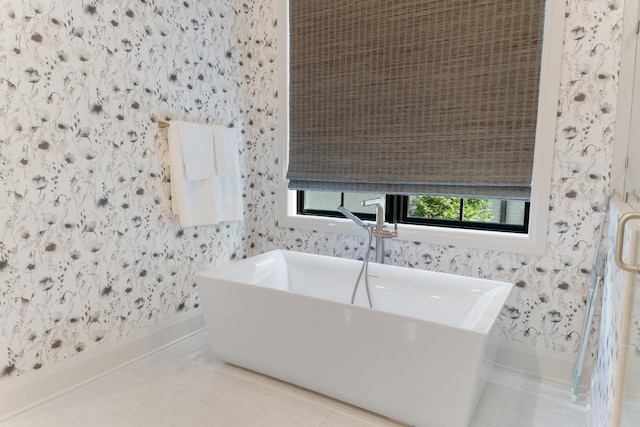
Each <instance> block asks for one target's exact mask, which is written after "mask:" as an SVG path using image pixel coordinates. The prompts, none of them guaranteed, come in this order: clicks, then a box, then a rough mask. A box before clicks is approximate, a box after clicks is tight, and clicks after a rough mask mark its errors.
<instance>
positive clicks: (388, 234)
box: [373, 222, 398, 238]
mask: <svg viewBox="0 0 640 427" xmlns="http://www.w3.org/2000/svg"><path fill="white" fill-rule="evenodd" d="M373 234H374V235H375V236H382V237H390V238H393V237H398V223H397V222H396V223H394V224H393V230H387V229H386V228H383V229H382V230H373Z"/></svg>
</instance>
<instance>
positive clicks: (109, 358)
mask: <svg viewBox="0 0 640 427" xmlns="http://www.w3.org/2000/svg"><path fill="white" fill-rule="evenodd" d="M204 327H205V325H204V316H203V315H202V310H201V309H196V310H192V311H189V312H187V313H183V314H179V315H177V316H176V317H174V318H173V319H171V320H169V321H167V322H164V323H162V324H160V325H156V326H154V327H152V328H149V329H147V330H144V331H141V332H139V333H136V334H134V335H132V336H129V337H126V338H123V339H121V340H119V341H117V342H114V343H108V344H104V345H102V346H100V347H99V348H96V349H94V350H89V351H87V352H85V353H80V354H79V355H77V356H75V357H73V358H70V359H65V360H62V361H60V362H58V363H56V364H55V365H52V366H50V367H45V368H43V369H42V370H41V371H37V372H34V373H30V374H27V375H24V376H21V377H17V378H15V379H9V380H3V381H0V421H3V420H5V419H7V418H9V417H11V416H13V415H15V414H17V413H19V412H22V411H24V410H27V409H29V408H31V407H34V406H36V405H38V404H40V403H43V402H45V401H47V400H49V399H52V398H54V397H56V396H58V395H61V394H62V393H65V392H67V391H69V390H70V389H73V388H75V387H78V386H80V385H82V384H84V383H87V382H88V381H91V380H93V379H95V378H96V377H99V376H102V375H104V374H107V373H109V372H111V371H113V370H115V369H117V368H119V367H121V366H123V365H126V364H128V363H130V362H132V361H134V360H136V359H139V358H141V357H144V356H146V355H148V354H150V353H153V352H155V351H158V350H160V349H162V348H163V347H166V346H168V345H170V344H173V343H175V342H176V341H180V340H181V339H183V338H185V337H187V336H189V335H191V334H194V333H196V332H198V331H200V330H202V329H203V328H204Z"/></svg>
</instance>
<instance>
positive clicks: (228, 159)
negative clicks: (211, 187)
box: [212, 125, 240, 177]
mask: <svg viewBox="0 0 640 427" xmlns="http://www.w3.org/2000/svg"><path fill="white" fill-rule="evenodd" d="M212 128H213V147H214V148H213V149H214V152H215V156H214V157H215V164H216V172H215V174H216V175H217V176H220V177H232V176H240V147H239V145H240V144H239V142H238V133H237V132H236V130H235V129H234V128H229V127H226V126H219V125H216V126H212Z"/></svg>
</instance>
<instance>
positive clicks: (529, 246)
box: [279, 214, 546, 255]
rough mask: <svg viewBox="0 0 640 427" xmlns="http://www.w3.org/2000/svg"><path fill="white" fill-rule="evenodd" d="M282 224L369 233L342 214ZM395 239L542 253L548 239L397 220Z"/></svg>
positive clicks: (290, 218)
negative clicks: (342, 217)
mask: <svg viewBox="0 0 640 427" xmlns="http://www.w3.org/2000/svg"><path fill="white" fill-rule="evenodd" d="M279 224H280V226H281V227H286V228H294V229H301V230H314V231H320V232H329V233H344V234H354V235H356V234H358V235H359V234H362V235H365V234H366V233H365V232H364V231H363V230H361V229H359V228H358V227H357V226H356V225H355V224H353V223H352V222H351V221H350V220H348V219H341V218H326V217H318V216H303V215H295V214H287V215H284V214H283V215H281V217H280V222H279ZM394 240H402V241H409V242H422V243H431V244H438V245H447V246H456V247H466V248H475V249H483V250H490V251H497V252H513V253H519V254H529V255H543V254H544V252H545V247H546V242H545V241H544V240H545V239H540V238H539V239H536V238H535V234H534V233H532V232H531V231H530V232H529V233H528V234H522V233H506V232H496V231H485V230H467V229H455V228H446V227H432V226H423V225H412V224H398V237H397V238H395V239H394Z"/></svg>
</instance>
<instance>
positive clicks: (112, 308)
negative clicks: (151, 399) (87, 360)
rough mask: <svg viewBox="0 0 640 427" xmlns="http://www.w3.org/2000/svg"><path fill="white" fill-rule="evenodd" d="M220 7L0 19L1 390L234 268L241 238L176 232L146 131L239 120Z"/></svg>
mask: <svg viewBox="0 0 640 427" xmlns="http://www.w3.org/2000/svg"><path fill="white" fill-rule="evenodd" d="M232 3H233V2H228V1H219V2H216V3H215V5H214V4H211V2H204V1H185V2H170V1H156V0H149V1H142V2H141V1H137V0H136V1H124V2H123V1H107V0H105V1H94V2H78V1H76V0H55V1H51V2H10V4H6V2H5V3H3V4H2V5H0V190H1V191H2V194H3V199H2V201H1V202H0V225H2V227H3V228H2V229H1V231H0V279H1V283H2V285H1V288H0V375H1V376H3V377H10V376H15V375H21V374H23V373H25V372H29V371H31V370H37V369H40V368H41V367H43V366H46V365H47V364H50V363H51V362H54V361H57V360H59V359H63V358H67V357H70V356H73V355H74V354H77V353H80V352H82V351H85V350H87V349H91V348H93V347H94V346H96V345H98V344H97V343H102V342H113V341H116V340H118V339H119V338H122V337H125V336H128V335H130V334H132V333H134V332H136V331H139V330H142V329H145V328H147V327H149V326H152V325H155V324H156V323H158V322H160V321H163V320H166V319H169V318H171V317H173V316H175V314H176V313H179V312H185V311H189V310H191V309H193V308H194V307H197V306H198V305H199V301H198V295H197V292H196V289H195V284H194V279H193V275H194V274H195V272H197V271H198V270H199V269H201V268H202V267H203V266H204V265H206V264H208V263H209V262H214V263H221V262H225V261H226V260H229V259H231V258H232V257H235V256H242V255H243V254H242V253H241V252H240V250H241V249H240V247H241V242H242V239H243V226H242V225H239V224H233V225H226V224H223V225H219V226H215V227H198V228H190V229H185V230H182V229H180V228H179V226H178V224H177V222H176V221H175V219H174V218H173V216H172V215H171V213H170V195H169V176H168V166H167V160H166V159H167V156H168V153H167V150H168V148H167V144H166V137H167V135H166V130H159V129H158V128H157V125H156V120H157V118H162V119H170V118H172V117H176V118H180V119H184V120H192V121H199V122H211V123H214V122H215V123H223V124H226V125H232V126H236V127H238V128H239V129H241V128H242V127H243V126H244V121H245V120H248V119H247V117H246V115H241V111H243V110H248V109H250V108H251V107H250V105H248V104H250V102H249V100H248V98H247V97H246V96H244V95H243V93H244V91H245V90H248V89H245V87H246V86H248V84H247V82H246V78H245V74H246V70H244V67H243V65H242V64H241V61H239V60H238V59H236V58H234V56H233V55H231V56H229V55H227V53H228V52H234V50H235V49H236V47H235V46H234V44H235V43H237V42H238V36H237V34H241V31H240V30H239V28H238V26H239V25H240V26H243V25H244V24H242V23H239V22H237V20H236V21H232V20H230V19H229V18H228V17H233V16H235V15H237V14H238V13H243V14H244V13H245V11H243V10H242V11H241V10H234V8H233V7H232ZM269 26H270V24H269ZM248 47H251V48H253V47H254V46H253V45H251V46H240V47H238V48H237V49H238V50H240V51H242V50H244V49H245V48H248ZM256 57H262V55H261V54H260V55H256ZM256 121H257V120H256ZM185 266H187V267H186V268H185Z"/></svg>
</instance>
